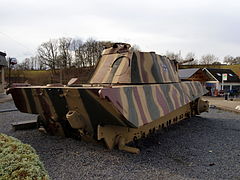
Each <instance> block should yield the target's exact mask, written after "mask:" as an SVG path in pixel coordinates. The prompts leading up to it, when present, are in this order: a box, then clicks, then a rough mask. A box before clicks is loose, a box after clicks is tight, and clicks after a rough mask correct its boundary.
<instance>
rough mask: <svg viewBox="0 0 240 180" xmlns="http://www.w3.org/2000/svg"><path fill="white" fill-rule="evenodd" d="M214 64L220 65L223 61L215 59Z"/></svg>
mask: <svg viewBox="0 0 240 180" xmlns="http://www.w3.org/2000/svg"><path fill="white" fill-rule="evenodd" d="M212 64H213V65H220V64H221V62H219V61H214V62H213V63H212Z"/></svg>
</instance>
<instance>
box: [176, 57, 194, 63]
mask: <svg viewBox="0 0 240 180" xmlns="http://www.w3.org/2000/svg"><path fill="white" fill-rule="evenodd" d="M192 61H194V59H193V58H192V59H188V60H185V61H181V62H179V64H185V63H188V62H192Z"/></svg>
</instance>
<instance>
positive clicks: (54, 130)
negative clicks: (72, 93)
mask: <svg viewBox="0 0 240 180" xmlns="http://www.w3.org/2000/svg"><path fill="white" fill-rule="evenodd" d="M37 125H38V129H39V131H41V132H44V133H47V134H50V135H56V136H65V137H71V138H74V139H81V136H80V133H79V131H78V130H76V129H73V128H72V127H71V126H70V124H69V122H68V121H67V120H59V121H54V120H51V119H47V120H46V119H45V118H43V117H42V116H41V115H39V116H38V117H37Z"/></svg>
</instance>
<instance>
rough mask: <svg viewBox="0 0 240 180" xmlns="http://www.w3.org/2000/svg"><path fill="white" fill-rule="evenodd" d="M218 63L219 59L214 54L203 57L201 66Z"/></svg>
mask: <svg viewBox="0 0 240 180" xmlns="http://www.w3.org/2000/svg"><path fill="white" fill-rule="evenodd" d="M215 61H218V58H217V57H216V56H214V55H213V54H207V55H204V56H202V58H201V61H200V64H212V63H213V62H215Z"/></svg>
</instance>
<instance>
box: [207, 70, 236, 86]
mask: <svg viewBox="0 0 240 180" xmlns="http://www.w3.org/2000/svg"><path fill="white" fill-rule="evenodd" d="M203 70H205V71H206V72H207V73H210V74H211V75H212V76H214V78H215V79H216V80H218V81H219V82H221V81H222V74H227V80H226V81H224V82H239V83H240V79H239V77H238V76H237V75H236V74H235V73H234V72H233V71H232V70H231V69H214V68H204V69H203Z"/></svg>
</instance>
